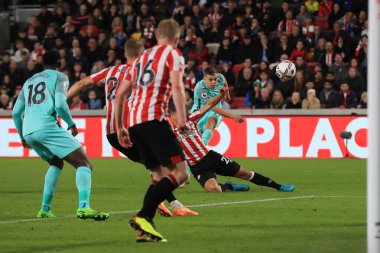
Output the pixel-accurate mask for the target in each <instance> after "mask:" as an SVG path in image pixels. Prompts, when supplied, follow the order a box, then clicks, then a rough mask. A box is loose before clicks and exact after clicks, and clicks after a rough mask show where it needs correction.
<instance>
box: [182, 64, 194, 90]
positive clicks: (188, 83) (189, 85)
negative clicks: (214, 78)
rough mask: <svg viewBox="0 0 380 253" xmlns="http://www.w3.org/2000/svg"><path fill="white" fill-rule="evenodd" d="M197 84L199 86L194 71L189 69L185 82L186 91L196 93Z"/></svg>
mask: <svg viewBox="0 0 380 253" xmlns="http://www.w3.org/2000/svg"><path fill="white" fill-rule="evenodd" d="M196 84H197V79H196V78H195V73H194V69H189V70H188V73H187V76H186V77H185V81H184V85H185V89H188V90H190V91H194V88H195V85H196Z"/></svg>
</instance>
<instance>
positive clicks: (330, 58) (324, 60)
mask: <svg viewBox="0 0 380 253" xmlns="http://www.w3.org/2000/svg"><path fill="white" fill-rule="evenodd" d="M334 59H335V54H334V51H333V44H332V43H331V42H329V41H328V42H326V45H325V52H324V53H323V54H322V55H321V58H320V59H319V63H320V64H321V65H322V68H323V71H324V72H327V71H328V70H329V68H330V67H331V66H332V65H333V63H334Z"/></svg>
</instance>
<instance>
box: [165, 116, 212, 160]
mask: <svg viewBox="0 0 380 253" xmlns="http://www.w3.org/2000/svg"><path fill="white" fill-rule="evenodd" d="M200 118H202V115H201V113H200V112H199V111H195V112H193V113H192V114H190V115H188V116H187V119H188V121H187V123H188V124H189V126H190V132H189V133H187V134H180V133H179V132H178V128H177V126H176V125H175V123H174V121H173V120H172V119H171V118H170V122H171V124H172V126H173V131H174V134H175V136H176V137H177V139H178V141H179V143H180V144H181V146H182V149H183V152H184V154H185V158H186V161H187V163H188V164H189V165H190V166H192V165H195V164H197V163H199V162H200V161H201V160H202V158H203V157H204V156H205V155H206V154H207V153H208V152H209V150H208V149H207V147H206V145H205V144H203V141H202V137H201V135H200V133H199V130H198V126H197V121H198V120H199V119H200Z"/></svg>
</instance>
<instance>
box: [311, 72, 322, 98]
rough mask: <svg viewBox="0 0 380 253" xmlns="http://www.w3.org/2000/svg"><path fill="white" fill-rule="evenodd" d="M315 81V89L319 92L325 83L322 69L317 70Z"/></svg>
mask: <svg viewBox="0 0 380 253" xmlns="http://www.w3.org/2000/svg"><path fill="white" fill-rule="evenodd" d="M313 82H314V89H315V91H316V92H317V94H319V92H320V91H321V90H322V89H323V85H324V80H323V75H322V72H320V71H317V72H315V74H314V80H313Z"/></svg>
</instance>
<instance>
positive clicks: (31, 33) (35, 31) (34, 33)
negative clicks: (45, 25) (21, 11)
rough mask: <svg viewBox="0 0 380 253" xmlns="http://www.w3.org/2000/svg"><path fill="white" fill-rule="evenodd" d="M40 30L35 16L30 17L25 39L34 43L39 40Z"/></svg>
mask: <svg viewBox="0 0 380 253" xmlns="http://www.w3.org/2000/svg"><path fill="white" fill-rule="evenodd" d="M41 33H42V29H41V26H40V22H39V21H38V19H37V17H36V16H31V17H30V18H29V22H28V25H27V37H28V39H29V40H30V41H32V42H35V41H37V40H39V39H41Z"/></svg>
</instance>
